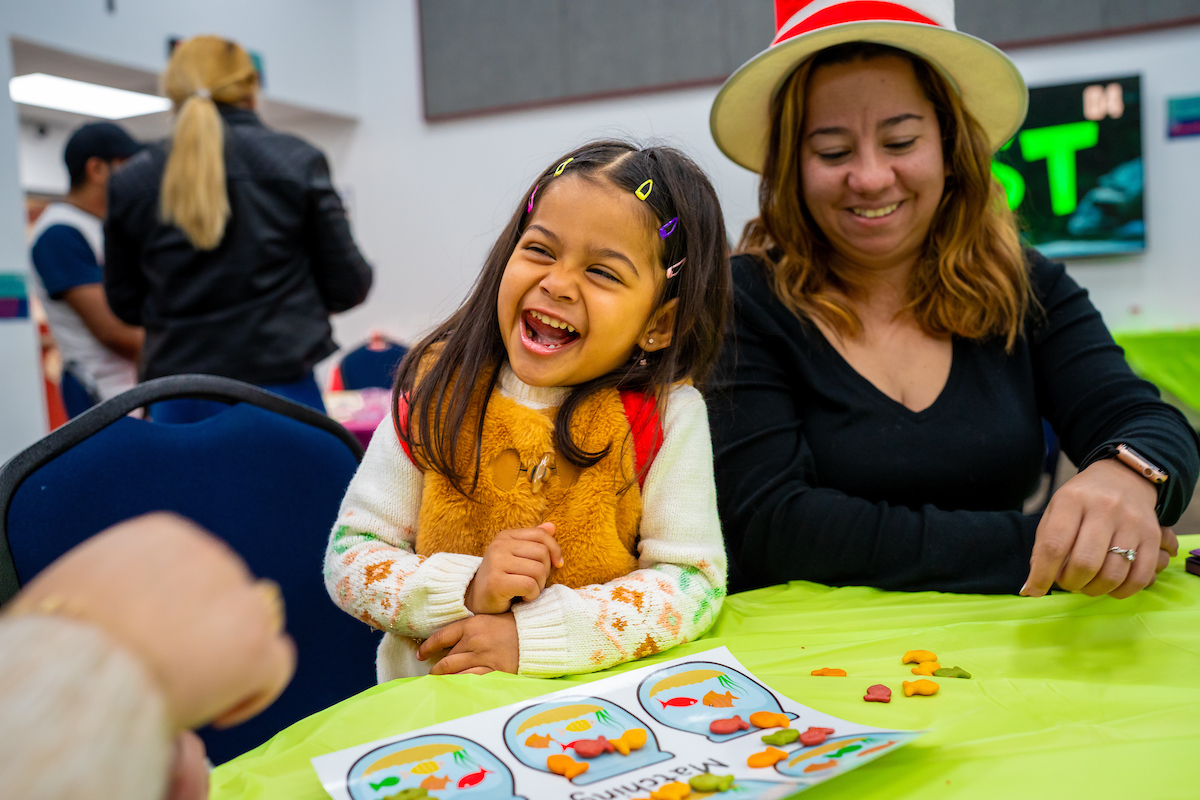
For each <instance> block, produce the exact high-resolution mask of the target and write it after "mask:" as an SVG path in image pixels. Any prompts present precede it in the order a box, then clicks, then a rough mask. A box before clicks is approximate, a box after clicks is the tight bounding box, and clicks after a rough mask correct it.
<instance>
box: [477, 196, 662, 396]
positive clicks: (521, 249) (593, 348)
mask: <svg viewBox="0 0 1200 800" xmlns="http://www.w3.org/2000/svg"><path fill="white" fill-rule="evenodd" d="M659 247H660V245H659V243H658V235H657V232H656V231H655V229H654V228H652V227H651V226H650V224H649V222H648V216H647V209H646V208H645V207H643V206H642V201H641V200H638V199H637V198H636V197H635V196H634V194H633V192H627V191H625V190H623V189H619V188H617V187H615V186H613V185H611V184H609V183H608V182H606V181H604V180H603V179H598V180H585V179H582V178H580V177H573V176H570V175H568V176H565V177H563V178H560V179H559V180H556V181H553V182H552V183H550V185H549V186H547V187H546V188H545V189H544V190H543V191H542V192H540V193H539V194H538V196H537V205H536V206H535V208H534V210H533V214H532V215H531V216H530V218H529V223H528V225H527V227H526V228H525V233H524V234H523V235H522V236H521V239H520V241H518V242H517V247H516V249H515V250H514V251H513V254H512V256H510V257H509V259H508V265H507V266H506V267H505V268H504V277H503V278H501V280H500V293H499V296H498V297H497V300H496V312H497V315H498V317H499V319H500V335H501V336H502V337H503V338H504V346H505V349H506V350H507V351H508V362H509V365H510V366H511V367H512V369H513V372H515V373H516V375H517V377H518V378H520V379H521V380H522V381H524V382H525V383H527V384H530V385H532V386H574V385H577V384H580V383H585V382H587V381H590V380H592V379H593V378H598V377H600V376H601V375H606V374H607V373H609V372H612V371H613V370H615V369H617V368H618V367H620V366H622V365H623V364H625V363H626V362H628V360H629V358H630V356H631V354H632V353H633V352H634V350H635V349H637V348H639V347H640V348H643V349H646V350H657V349H660V348H662V347H665V346H667V345H668V344H669V343H670V338H671V330H672V328H673V327H674V309H675V301H674V300H671V301H669V302H668V303H665V304H664V305H662V306H661V307H659V308H655V305H656V302H657V300H658V297H659V295H660V293H661V288H662V285H663V281H665V280H666V276H665V272H664V270H663V268H662V265H661V264H660V263H659V262H660V257H659ZM650 338H653V339H654V343H653V344H649V343H648V339H650Z"/></svg>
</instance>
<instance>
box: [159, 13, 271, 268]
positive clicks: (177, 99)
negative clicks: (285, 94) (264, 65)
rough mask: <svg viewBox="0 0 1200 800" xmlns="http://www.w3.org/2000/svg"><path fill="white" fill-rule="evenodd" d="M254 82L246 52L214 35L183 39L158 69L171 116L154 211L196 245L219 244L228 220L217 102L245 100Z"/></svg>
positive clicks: (255, 75) (222, 136)
mask: <svg viewBox="0 0 1200 800" xmlns="http://www.w3.org/2000/svg"><path fill="white" fill-rule="evenodd" d="M257 87H258V73H257V71H256V70H255V69H254V64H253V62H252V61H251V60H250V56H249V55H248V54H247V53H246V51H245V50H243V49H242V48H241V47H240V46H238V44H237V43H236V42H231V41H228V40H226V39H221V38H219V37H216V36H197V37H195V38H192V39H188V40H187V41H185V42H182V43H181V44H180V45H179V46H178V47H176V48H175V52H174V53H173V54H172V56H171V61H170V63H169V64H167V69H166V71H165V72H164V73H163V92H164V94H166V95H167V97H169V98H170V99H171V102H172V103H174V105H175V109H176V118H175V130H174V132H173V134H172V136H171V152H170V155H169V156H168V158H167V166H166V169H165V170H164V172H163V180H162V187H161V190H160V192H159V211H160V215H161V217H162V220H163V222H165V223H167V224H171V225H175V226H177V227H178V228H179V229H180V230H182V231H183V233H184V235H185V236H187V238H188V241H190V242H191V243H192V246H193V247H195V248H196V249H197V250H212V249H214V248H215V247H216V246H217V245H219V244H220V243H221V239H222V237H223V236H224V235H225V224H226V223H227V222H228V220H229V196H228V194H227V193H226V190H225V133H224V127H223V124H222V122H221V115H220V114H219V113H218V112H217V105H216V104H217V103H218V102H222V103H231V104H232V103H239V102H244V101H246V100H247V99H249V98H251V97H252V96H253V95H254V92H255V91H256V89H257Z"/></svg>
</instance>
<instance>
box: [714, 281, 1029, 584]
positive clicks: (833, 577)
mask: <svg viewBox="0 0 1200 800" xmlns="http://www.w3.org/2000/svg"><path fill="white" fill-rule="evenodd" d="M751 269H754V267H751ZM737 272H738V271H737V270H735V274H737ZM741 272H742V278H741V279H739V280H738V281H736V282H735V292H734V329H733V331H732V332H731V333H730V335H729V337H728V338H727V339H726V342H725V347H724V350H723V352H722V356H721V362H720V367H719V370H718V376H717V379H716V380H715V381H714V387H715V391H714V392H713V395H712V397H711V398H710V399H709V404H708V406H709V416H710V420H711V422H712V427H713V443H714V453H715V457H716V466H717V497H718V500H719V501H720V506H721V520H722V523H723V527H724V531H725V538H726V543H727V547H728V549H729V554H730V560H731V562H732V566H731V572H730V586H731V589H733V590H734V591H738V590H740V589H745V588H753V587H756V586H765V585H770V584H775V583H782V582H785V581H789V580H810V581H816V582H818V583H824V584H829V585H867V586H878V587H881V588H885V589H893V590H905V591H922V590H940V591H958V592H989V593H1003V592H1016V591H1017V590H1018V589H1020V588H1021V585H1022V583H1023V582H1024V580H1025V578H1026V575H1027V573H1028V567H1029V554H1030V551H1031V550H1032V547H1033V541H1034V531H1035V528H1036V526H1037V518H1036V517H1025V516H1023V515H1022V514H1021V513H1019V512H1017V511H1011V512H1005V511H994V512H992V511H980V512H971V511H944V510H941V509H938V508H935V507H933V506H924V507H922V508H920V509H917V510H914V509H909V508H907V507H904V506H896V505H889V504H887V503H875V502H870V501H868V500H865V499H863V498H859V497H852V496H849V495H847V494H844V493H843V492H840V491H836V490H833V489H828V488H819V487H818V486H816V475H817V465H816V464H815V462H814V459H813V455H812V452H811V450H810V449H809V446H808V444H807V442H806V440H805V431H804V423H803V421H802V419H801V417H800V414H799V412H798V410H797V406H798V404H799V402H800V401H801V398H798V397H796V392H797V389H796V381H795V372H796V365H795V364H792V363H790V362H789V361H788V359H787V357H786V356H785V355H784V354H785V353H787V352H788V347H787V345H788V343H789V342H790V340H789V339H788V338H787V337H788V336H790V335H791V334H790V333H789V332H786V331H785V330H784V329H782V328H781V327H780V326H779V324H778V323H777V322H776V321H775V319H774V317H773V315H772V313H771V310H770V309H769V308H768V307H767V304H768V303H769V302H771V298H772V297H773V296H772V295H770V290H769V288H768V287H767V286H766V284H765V282H763V281H761V280H750V279H749V278H751V276H750V275H749V273H748V271H747V270H741ZM751 284H753V286H751ZM859 456H860V457H861V458H863V459H869V458H871V453H869V452H866V453H861V454H859Z"/></svg>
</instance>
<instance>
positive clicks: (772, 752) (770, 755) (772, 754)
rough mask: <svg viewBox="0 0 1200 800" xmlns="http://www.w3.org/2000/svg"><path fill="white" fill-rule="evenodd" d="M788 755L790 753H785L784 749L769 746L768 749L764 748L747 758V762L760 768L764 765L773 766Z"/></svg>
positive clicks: (748, 764)
mask: <svg viewBox="0 0 1200 800" xmlns="http://www.w3.org/2000/svg"><path fill="white" fill-rule="evenodd" d="M787 755H788V754H787V753H785V752H784V751H782V750H780V749H778V748H776V747H768V748H767V749H766V750H763V751H762V752H761V753H755V754H754V755H752V756H750V757H749V758H747V759H746V764H747V766H751V767H755V768H758V769H761V768H763V767H773V766H775V765H776V764H777V763H779V762H780V761H783V760H784V759H785V758H787Z"/></svg>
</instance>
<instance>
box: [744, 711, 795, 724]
mask: <svg viewBox="0 0 1200 800" xmlns="http://www.w3.org/2000/svg"><path fill="white" fill-rule="evenodd" d="M750 724H751V725H753V726H754V727H756V728H787V727H790V726H791V724H792V723H791V720H789V719H788V717H787V714H776V713H775V712H773V711H755V712H754V713H753V714H751V715H750Z"/></svg>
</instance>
